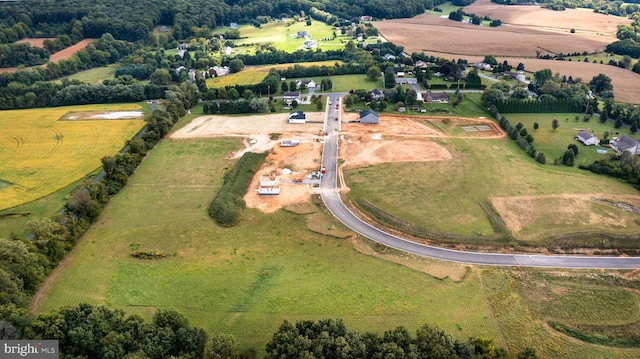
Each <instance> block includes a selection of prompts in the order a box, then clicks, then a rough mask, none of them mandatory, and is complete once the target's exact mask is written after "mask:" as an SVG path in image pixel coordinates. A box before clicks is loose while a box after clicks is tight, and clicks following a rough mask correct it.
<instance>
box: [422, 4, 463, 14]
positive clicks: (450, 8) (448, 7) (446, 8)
mask: <svg viewBox="0 0 640 359" xmlns="http://www.w3.org/2000/svg"><path fill="white" fill-rule="evenodd" d="M436 7H437V8H439V9H441V10H442V12H438V11H433V10H426V11H425V13H427V14H432V15H436V16H445V15H446V16H449V14H450V13H452V12H455V11H458V9H459V8H460V6H456V5H453V4H452V3H451V1H447V2H445V3H442V4H440V5H438V6H436Z"/></svg>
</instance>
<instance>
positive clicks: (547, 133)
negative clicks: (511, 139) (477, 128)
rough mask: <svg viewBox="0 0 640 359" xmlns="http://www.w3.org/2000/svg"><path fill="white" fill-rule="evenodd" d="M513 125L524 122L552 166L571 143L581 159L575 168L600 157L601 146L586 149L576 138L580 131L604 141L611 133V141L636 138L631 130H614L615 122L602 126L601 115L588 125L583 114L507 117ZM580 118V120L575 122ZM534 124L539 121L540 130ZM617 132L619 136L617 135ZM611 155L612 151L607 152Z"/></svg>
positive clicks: (536, 144)
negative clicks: (556, 125)
mask: <svg viewBox="0 0 640 359" xmlns="http://www.w3.org/2000/svg"><path fill="white" fill-rule="evenodd" d="M503 116H504V117H506V118H507V119H508V120H509V122H511V125H512V126H514V127H515V126H516V124H518V122H521V123H522V124H523V125H524V127H523V128H526V129H527V132H528V133H529V134H531V135H532V136H533V138H534V141H533V145H534V147H535V148H536V150H538V151H540V152H543V153H544V154H545V157H546V158H547V163H549V162H551V163H553V160H554V159H556V158H560V157H562V155H563V154H564V153H565V151H566V150H567V146H569V144H571V143H575V144H577V145H578V156H577V157H576V159H575V164H576V166H577V165H579V164H581V163H585V164H589V163H592V162H593V161H594V160H596V159H597V158H599V157H600V156H602V155H600V154H598V153H597V152H596V149H598V148H601V147H600V146H584V145H583V144H582V143H581V142H580V141H578V140H576V139H575V137H576V135H577V134H578V131H580V130H581V129H584V130H586V131H589V132H591V133H592V134H593V135H595V136H596V137H598V138H599V139H602V138H604V133H605V132H609V137H608V138H609V139H611V138H612V137H616V136H621V135H623V134H626V135H628V136H631V137H633V135H632V134H631V132H630V131H629V129H628V128H626V127H622V128H618V129H616V128H614V127H613V122H611V121H608V122H606V123H600V121H599V120H600V119H599V117H598V116H592V117H591V119H590V120H589V121H588V122H585V121H584V114H579V113H556V114H546V113H540V114H515V113H514V114H512V113H508V114H504V115H503ZM576 116H578V121H576ZM554 118H556V119H558V124H559V127H558V128H556V129H555V130H554V129H553V128H552V127H551V122H552V121H553V119H554ZM534 122H537V123H538V125H539V126H540V127H539V128H538V129H537V130H534V129H533V124H534ZM616 133H617V134H616ZM608 150H609V152H610V153H613V150H611V149H608Z"/></svg>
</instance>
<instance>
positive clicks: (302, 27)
mask: <svg viewBox="0 0 640 359" xmlns="http://www.w3.org/2000/svg"><path fill="white" fill-rule="evenodd" d="M298 31H306V32H307V33H308V34H309V40H315V41H317V42H318V43H319V44H320V48H322V49H325V50H332V49H338V48H342V47H343V46H344V44H343V41H342V39H341V38H340V37H339V35H340V33H339V31H338V32H337V33H336V35H337V36H338V37H336V38H335V39H334V38H333V34H334V31H335V30H334V28H333V27H332V26H330V25H328V24H326V23H324V22H321V21H317V20H313V21H312V22H311V25H310V26H307V25H306V23H305V22H296V21H294V20H290V21H288V22H283V21H277V22H270V23H268V24H265V25H262V26H261V27H260V28H257V27H255V26H251V25H244V26H241V27H240V36H241V37H242V38H241V39H238V40H234V42H235V43H236V44H237V45H241V44H256V43H265V42H270V43H273V45H274V46H275V47H276V48H277V49H278V50H283V51H287V52H294V51H297V50H298V49H299V48H300V47H301V46H302V45H303V44H304V42H305V40H306V39H304V38H296V34H297V33H298ZM325 38H328V39H330V40H324V39H325Z"/></svg>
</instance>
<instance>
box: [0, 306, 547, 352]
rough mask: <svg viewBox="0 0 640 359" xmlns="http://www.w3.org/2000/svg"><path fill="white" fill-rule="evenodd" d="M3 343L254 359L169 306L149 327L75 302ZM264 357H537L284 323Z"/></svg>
mask: <svg viewBox="0 0 640 359" xmlns="http://www.w3.org/2000/svg"><path fill="white" fill-rule="evenodd" d="M0 329H5V330H4V331H3V332H2V334H3V339H4V338H11V339H16V338H21V339H36V340H37V339H54V340H58V342H59V351H60V353H59V354H60V357H61V358H66V359H75V358H78V359H80V358H95V359H121V358H128V359H137V358H140V359H167V358H176V359H178V358H179V359H254V358H257V354H256V351H255V350H254V349H253V348H245V347H241V346H240V344H239V343H238V341H237V340H236V338H235V337H234V336H233V335H230V334H223V333H211V334H207V333H206V332H205V331H204V330H203V329H202V328H200V327H195V326H191V325H190V324H189V320H188V319H187V318H186V317H185V316H184V315H182V314H181V313H179V312H178V311H176V310H175V309H173V308H159V309H157V310H156V312H155V313H154V314H153V317H152V318H151V320H150V321H148V322H147V321H145V320H144V319H142V318H141V317H139V316H137V315H126V313H125V312H124V311H122V310H119V309H109V308H107V307H104V306H94V305H90V304H78V305H76V306H69V307H64V308H60V309H57V310H54V311H52V312H49V313H43V314H40V315H38V316H37V317H35V318H34V319H33V320H32V321H31V322H30V323H28V324H27V325H25V327H24V328H23V330H22V332H21V333H18V332H13V331H7V330H6V328H1V327H0ZM264 358H265V359H276V358H278V359H287V358H291V359H300V358H319V359H320V358H362V359H377V358H433V359H537V358H538V355H537V353H536V351H535V349H533V348H525V349H523V350H521V351H519V352H518V353H517V354H515V355H512V354H510V353H509V352H507V351H506V350H505V349H504V348H502V347H500V346H498V345H496V344H495V343H494V341H493V340H492V339H491V338H486V337H474V338H469V339H468V340H466V341H460V340H456V339H454V338H453V337H452V336H451V335H450V334H449V333H447V332H446V331H444V330H442V329H440V328H438V327H437V326H431V325H428V324H425V325H423V326H422V327H420V328H419V329H418V330H416V334H415V336H412V335H411V333H410V332H409V331H408V330H407V329H406V328H404V327H397V328H395V329H392V330H387V331H385V332H384V333H383V334H382V335H378V334H376V333H371V332H366V333H360V332H357V331H354V330H351V329H348V328H347V327H346V325H345V324H344V322H343V321H342V320H340V319H321V320H318V321H311V320H301V321H298V322H296V323H295V324H292V323H290V322H288V321H286V320H285V321H284V322H283V323H282V324H281V325H280V327H279V328H278V330H277V331H276V332H275V333H274V334H273V336H272V338H271V340H270V341H269V342H268V343H267V344H266V355H265V356H264Z"/></svg>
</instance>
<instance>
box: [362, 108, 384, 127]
mask: <svg viewBox="0 0 640 359" xmlns="http://www.w3.org/2000/svg"><path fill="white" fill-rule="evenodd" d="M378 121H379V116H378V113H377V112H375V111H374V110H365V111H362V112H360V122H361V123H371V124H378Z"/></svg>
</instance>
